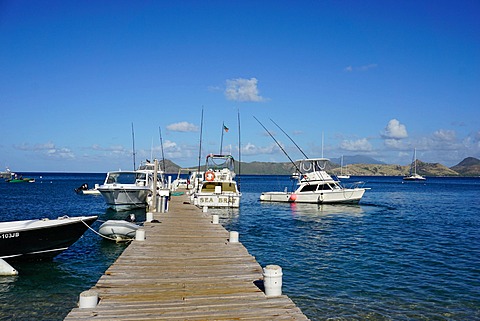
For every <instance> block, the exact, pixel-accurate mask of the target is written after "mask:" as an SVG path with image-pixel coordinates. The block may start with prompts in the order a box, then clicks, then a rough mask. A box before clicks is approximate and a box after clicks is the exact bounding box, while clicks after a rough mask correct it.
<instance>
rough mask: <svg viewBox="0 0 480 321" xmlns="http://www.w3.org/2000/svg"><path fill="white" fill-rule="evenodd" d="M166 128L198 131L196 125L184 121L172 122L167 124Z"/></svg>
mask: <svg viewBox="0 0 480 321" xmlns="http://www.w3.org/2000/svg"><path fill="white" fill-rule="evenodd" d="M167 130H169V131H172V132H185V133H186V132H198V127H197V126H195V125H194V124H190V123H188V122H186V121H182V122H180V123H174V124H170V125H168V126H167Z"/></svg>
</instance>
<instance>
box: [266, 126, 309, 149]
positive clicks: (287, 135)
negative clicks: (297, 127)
mask: <svg viewBox="0 0 480 321" xmlns="http://www.w3.org/2000/svg"><path fill="white" fill-rule="evenodd" d="M270 120H271V121H272V123H274V124H275V125H276V126H277V127H278V128H279V129H280V130H281V131H282V132H283V133H284V134H285V135H286V136H287V137H288V138H289V139H290V140H291V141H292V143H293V144H294V145H295V146H296V147H297V148H298V150H299V151H300V152H301V153H302V154H303V156H305V158H308V156H307V155H306V154H305V153H304V152H303V150H302V149H301V148H300V146H298V145H297V143H295V141H294V140H293V139H292V137H290V136H288V134H287V133H286V132H285V131H284V130H283V129H282V128H281V127H280V126H279V125H278V124H277V123H276V122H274V121H273V119H271V118H270Z"/></svg>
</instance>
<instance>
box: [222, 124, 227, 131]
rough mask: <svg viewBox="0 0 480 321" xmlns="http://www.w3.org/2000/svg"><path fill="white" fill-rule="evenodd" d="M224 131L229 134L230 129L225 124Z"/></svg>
mask: <svg viewBox="0 0 480 321" xmlns="http://www.w3.org/2000/svg"><path fill="white" fill-rule="evenodd" d="M223 129H224V130H225V132H226V133H228V127H227V126H225V124H223Z"/></svg>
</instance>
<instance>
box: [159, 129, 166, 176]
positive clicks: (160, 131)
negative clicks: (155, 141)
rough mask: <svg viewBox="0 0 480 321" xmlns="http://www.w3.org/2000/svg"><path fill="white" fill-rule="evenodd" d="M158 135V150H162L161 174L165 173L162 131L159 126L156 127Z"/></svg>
mask: <svg viewBox="0 0 480 321" xmlns="http://www.w3.org/2000/svg"><path fill="white" fill-rule="evenodd" d="M158 134H159V135H160V148H161V149H162V163H163V173H164V174H165V172H166V171H167V168H166V165H165V154H164V153H163V139H162V129H161V128H160V126H158Z"/></svg>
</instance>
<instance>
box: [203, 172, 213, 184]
mask: <svg viewBox="0 0 480 321" xmlns="http://www.w3.org/2000/svg"><path fill="white" fill-rule="evenodd" d="M205 179H206V180H207V181H209V182H211V181H213V180H214V179H215V173H214V172H212V171H208V172H206V173H205Z"/></svg>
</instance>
